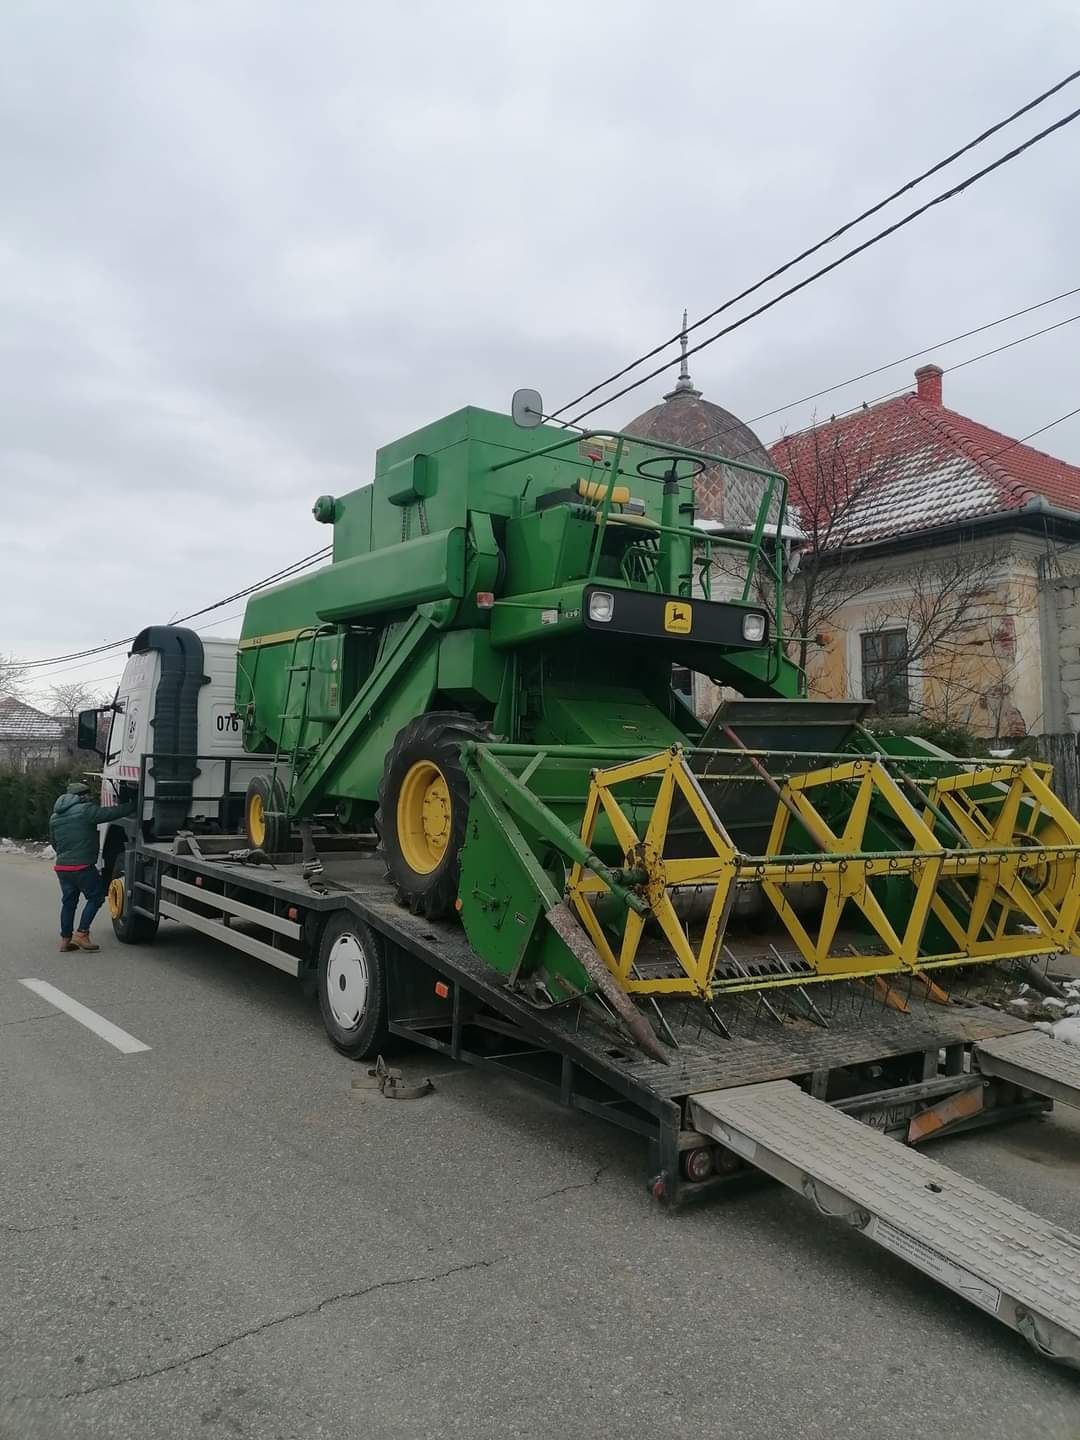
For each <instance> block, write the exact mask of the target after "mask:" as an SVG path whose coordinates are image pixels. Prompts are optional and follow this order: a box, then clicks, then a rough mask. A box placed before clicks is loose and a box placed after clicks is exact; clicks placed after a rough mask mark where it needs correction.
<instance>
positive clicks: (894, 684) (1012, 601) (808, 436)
mask: <svg viewBox="0 0 1080 1440" xmlns="http://www.w3.org/2000/svg"><path fill="white" fill-rule="evenodd" d="M942 373H943V372H942V371H941V369H940V368H939V367H938V366H937V365H924V366H922V367H921V368H920V369H919V370H917V371H916V372H915V380H916V388H915V391H914V392H913V393H907V394H903V395H899V396H896V397H894V398H892V399H889V400H886V401H884V402H883V403H881V404H878V405H873V406H868V407H864V408H863V409H861V410H859V411H856V412H855V413H854V414H850V415H845V416H840V417H834V418H832V419H830V420H829V421H827V422H824V423H821V424H818V425H815V426H813V427H811V428H810V429H807V430H803V431H800V432H799V433H797V434H793V435H788V436H785V437H783V438H782V439H781V440H779V441H778V442H776V443H775V444H774V445H772V446H771V447H770V455H771V458H772V461H773V463H774V465H775V466H776V468H777V469H778V470H780V471H782V472H783V473H784V474H785V475H787V476H788V479H789V486H790V492H789V498H790V503H791V505H792V506H793V507H794V509H795V510H796V511H797V513H798V516H799V520H800V524H801V526H802V528H803V529H804V531H806V533H807V536H808V540H807V543H806V545H805V546H804V552H803V556H802V568H801V572H800V576H799V578H798V579H797V581H796V583H795V584H794V585H793V586H792V593H791V595H790V596H789V600H790V602H791V604H792V607H793V617H794V626H795V628H796V629H798V628H799V626H800V623H801V625H802V627H803V628H802V631H801V633H802V634H803V635H804V636H805V640H804V643H803V645H802V650H803V654H804V656H805V660H806V667H807V672H808V675H809V676H810V679H811V686H812V693H817V694H819V695H825V696H840V695H846V694H852V695H859V694H861V695H865V696H866V697H867V698H874V699H876V700H877V702H878V708H879V710H883V711H885V712H887V713H890V714H892V715H905V714H907V715H915V716H919V717H926V718H931V719H936V720H941V721H948V722H952V723H956V724H960V725H963V726H965V727H966V728H968V729H970V730H972V731H973V732H974V733H976V734H982V735H986V736H993V735H1009V736H1015V735H1019V734H1027V733H1041V732H1060V731H1066V730H1070V729H1071V730H1080V467H1078V466H1076V465H1071V464H1069V463H1068V462H1067V461H1064V460H1060V459H1058V458H1057V457H1055V456H1053V455H1049V454H1047V453H1046V452H1044V451H1042V450H1039V449H1036V448H1035V447H1034V446H1032V445H1029V444H1027V443H1025V442H1024V441H1021V440H1017V439H1015V438H1013V437H1011V436H1008V435H1005V434H1003V433H1002V432H1001V431H998V430H995V429H994V428H993V427H991V426H989V425H984V424H982V423H981V422H979V421H977V420H973V419H971V418H970V417H968V416H966V415H961V414H960V413H959V412H958V411H955V410H951V409H949V408H948V407H947V406H946V405H945V404H944V402H943V395H942ZM815 592H816V595H815ZM807 632H811V633H807Z"/></svg>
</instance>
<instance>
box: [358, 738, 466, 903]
mask: <svg viewBox="0 0 1080 1440" xmlns="http://www.w3.org/2000/svg"><path fill="white" fill-rule="evenodd" d="M486 733H487V732H486V730H485V729H484V727H483V726H482V725H481V724H480V722H479V721H477V720H474V719H473V717H472V716H471V715H462V714H458V713H456V712H454V711H432V712H431V713H430V714H427V715H418V716H417V718H416V719H415V720H412V721H410V723H409V724H408V725H406V726H405V727H404V729H402V730H400V731H399V732H398V736H397V739H396V740H395V741H394V744H393V746H392V747H391V750H390V753H389V754H388V755H387V757H386V764H385V766H384V768H383V777H382V780H381V782H380V784H379V809H378V813H377V814H376V816H375V825H376V828H377V829H378V831H379V835H380V838H381V840H382V847H383V854H384V858H385V860H386V873H387V875H388V877H389V879H390V881H391V882H392V884H393V885H394V886H395V887H396V888H397V892H398V898H399V900H400V901H401V902H402V904H404V905H407V906H408V907H409V909H410V910H411V911H412V912H413V914H414V915H425V916H427V918H428V919H430V920H439V919H441V918H442V917H443V916H445V915H449V914H451V913H452V911H453V909H454V901H455V900H456V899H457V893H458V879H459V874H460V870H461V847H462V846H463V845H464V843H465V821H466V818H467V817H468V813H469V782H468V780H467V779H466V778H465V771H464V769H463V768H462V764H461V746H462V744H463V743H464V742H465V741H467V740H482V739H484V738H485V737H486Z"/></svg>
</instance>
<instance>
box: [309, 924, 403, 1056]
mask: <svg viewBox="0 0 1080 1440" xmlns="http://www.w3.org/2000/svg"><path fill="white" fill-rule="evenodd" d="M318 988H319V1009H320V1010H321V1011H322V1018H323V1024H324V1025H325V1026H326V1033H327V1035H329V1037H330V1039H331V1040H332V1041H333V1043H334V1044H335V1045H336V1046H337V1048H338V1049H339V1050H340V1051H341V1052H342V1054H344V1055H349V1056H351V1057H352V1059H354V1060H362V1059H363V1058H364V1057H365V1056H367V1055H374V1054H377V1053H378V1051H379V1050H380V1049H381V1048H382V1047H383V1045H385V1043H386V1039H387V1034H388V1032H387V1028H386V970H385V966H384V963H383V956H382V949H381V947H380V945H379V942H378V940H377V939H376V938H375V936H374V935H373V934H372V932H371V931H370V930H369V929H368V927H367V926H366V925H365V924H364V923H363V921H362V920H356V919H354V918H353V916H351V915H339V916H337V917H335V918H334V919H332V920H331V921H330V922H329V923H328V924H327V926H326V929H325V930H324V931H323V937H322V942H321V944H320V945H319V978H318Z"/></svg>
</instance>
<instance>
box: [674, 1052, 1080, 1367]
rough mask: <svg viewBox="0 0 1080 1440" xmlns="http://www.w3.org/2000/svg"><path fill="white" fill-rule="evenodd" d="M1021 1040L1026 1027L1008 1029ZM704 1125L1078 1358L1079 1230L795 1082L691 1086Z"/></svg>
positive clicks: (1042, 1345)
mask: <svg viewBox="0 0 1080 1440" xmlns="http://www.w3.org/2000/svg"><path fill="white" fill-rule="evenodd" d="M1010 1038H1022V1037H1010ZM690 1110H691V1114H692V1116H693V1120H694V1123H695V1125H696V1126H697V1128H698V1129H699V1130H700V1131H702V1132H703V1133H705V1134H707V1135H709V1136H711V1137H712V1138H713V1139H714V1140H716V1141H717V1142H719V1143H720V1144H722V1145H725V1146H727V1147H728V1148H729V1149H730V1150H732V1151H733V1152H734V1153H735V1154H736V1155H739V1156H741V1157H742V1158H743V1159H744V1160H746V1161H748V1162H749V1163H750V1164H752V1165H753V1166H754V1167H755V1168H756V1169H759V1170H762V1171H764V1172H765V1173H766V1174H769V1175H771V1176H773V1177H774V1179H777V1180H779V1181H781V1182H782V1183H783V1184H784V1185H787V1186H788V1187H789V1188H790V1189H792V1190H794V1191H796V1192H797V1193H798V1194H800V1195H802V1196H803V1197H804V1198H805V1199H808V1200H809V1201H810V1202H811V1204H813V1205H814V1206H815V1208H816V1209H817V1210H818V1211H819V1212H820V1213H821V1214H823V1215H826V1216H834V1217H837V1218H839V1219H843V1220H846V1221H847V1222H848V1224H849V1225H851V1226H852V1227H853V1229H855V1230H856V1231H859V1232H861V1233H862V1234H863V1235H865V1236H867V1237H868V1238H869V1239H871V1240H873V1241H875V1242H876V1243H877V1244H878V1245H881V1246H882V1247H883V1248H884V1249H886V1250H889V1251H890V1252H891V1253H892V1254H894V1255H897V1256H899V1257H900V1259H902V1260H906V1261H907V1262H908V1264H910V1265H913V1266H915V1268H916V1269H918V1270H921V1271H923V1273H924V1274H927V1275H930V1276H932V1277H933V1279H935V1280H937V1281H939V1283H941V1284H942V1285H945V1286H947V1287H948V1288H949V1289H950V1290H952V1291H954V1292H955V1293H956V1294H957V1295H961V1296H963V1298H964V1299H965V1300H969V1301H971V1303H972V1304H973V1305H978V1306H979V1308H980V1309H982V1310H985V1311H986V1312H987V1313H988V1314H990V1315H993V1316H995V1318H996V1319H998V1320H1000V1321H1001V1322H1002V1323H1003V1324H1005V1325H1008V1326H1010V1327H1011V1328H1012V1329H1014V1330H1017V1331H1019V1332H1020V1334H1021V1335H1023V1336H1024V1338H1025V1339H1026V1340H1027V1341H1028V1342H1029V1343H1030V1344H1031V1345H1032V1346H1034V1348H1035V1349H1036V1350H1038V1351H1039V1353H1040V1354H1042V1355H1045V1356H1047V1357H1048V1358H1051V1359H1054V1360H1058V1361H1063V1362H1065V1363H1067V1364H1070V1365H1073V1366H1077V1367H1080V1237H1078V1236H1076V1235H1071V1234H1070V1233H1069V1232H1068V1231H1066V1230H1063V1229H1061V1228H1060V1227H1059V1226H1057V1225H1053V1224H1051V1223H1050V1222H1049V1221H1047V1220H1044V1219H1042V1218H1041V1217H1040V1216H1038V1215H1035V1214H1033V1213H1032V1212H1031V1211H1030V1210H1025V1209H1024V1208H1023V1207H1022V1206H1020V1205H1014V1204H1013V1203H1012V1202H1011V1201H1010V1200H1006V1199H1005V1198H1004V1197H1003V1196H1001V1195H996V1194H995V1193H994V1192H993V1191H992V1190H987V1189H986V1188H985V1187H984V1186H982V1185H977V1184H975V1183H974V1181H971V1180H968V1179H966V1178H965V1177H964V1176H963V1175H960V1174H958V1173H957V1172H956V1171H955V1170H950V1169H949V1168H948V1167H947V1166H945V1165H941V1164H939V1162H938V1161H936V1160H932V1159H931V1158H930V1157H929V1156H928V1155H926V1154H924V1153H922V1152H920V1151H915V1150H911V1149H909V1148H907V1147H905V1146H902V1145H898V1144H897V1143H896V1142H895V1141H893V1140H890V1139H888V1138H887V1137H886V1136H884V1135H883V1134H881V1133H880V1131H878V1130H875V1129H872V1128H871V1127H870V1126H867V1125H864V1124H862V1123H861V1122H860V1121H858V1120H854V1119H852V1118H851V1117H850V1116H848V1115H845V1114H843V1113H842V1112H841V1111H839V1110H837V1109H836V1108H835V1107H833V1106H831V1105H827V1104H825V1103H823V1102H822V1101H820V1100H815V1099H814V1098H813V1097H812V1096H810V1095H807V1094H806V1093H805V1091H803V1090H800V1089H799V1087H798V1086H797V1085H795V1084H792V1082H791V1081H789V1080H774V1081H768V1082H766V1083H765V1084H761V1085H744V1086H740V1087H736V1088H732V1089H727V1090H715V1091H713V1092H711V1093H709V1094H704V1095H695V1096H693V1097H692V1098H691V1100H690Z"/></svg>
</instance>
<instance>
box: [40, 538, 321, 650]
mask: <svg viewBox="0 0 1080 1440" xmlns="http://www.w3.org/2000/svg"><path fill="white" fill-rule="evenodd" d="M332 550H333V546H332V545H326V546H324V547H323V548H322V549H321V550H316V551H313V552H312V554H310V555H305V556H304V557H303V559H301V560H294V561H293V563H292V564H291V565H286V566H284V567H283V568H282V569H281V570H276V571H275V572H274V573H273V574H272V575H266V576H264V577H263V578H262V579H261V580H257V581H256V582H255V584H254V585H248V586H246V587H245V588H244V589H243V590H236V591H234V592H233V594H231V595H226V596H224V598H223V599H221V600H215V601H214V602H213V604H212V605H204V606H203V607H202V609H201V610H193V611H192V612H191V613H190V614H189V615H181V616H180V617H179V618H178V619H176V620H172V621H170V624H172V625H183V624H185V623H186V622H187V621H188V620H196V619H198V617H199V616H200V615H208V614H209V613H210V612H211V611H212V610H220V609H221V607H222V606H223V605H230V604H231V603H232V602H233V601H234V600H243V599H244V598H245V597H246V596H248V595H253V594H254V593H255V591H256V590H263V589H265V587H266V586H267V585H272V584H274V583H275V582H276V581H278V580H287V579H290V578H291V577H292V576H293V575H296V574H298V573H299V572H300V571H302V570H306V569H307V568H308V567H309V566H311V565H316V564H318V562H319V561H320V560H325V559H326V558H327V556H328V555H329V554H330V553H331V551H332ZM204 628H208V627H204ZM134 638H135V637H134V635H127V636H125V637H124V638H123V639H121V640H109V641H107V642H105V643H104V644H102V645H94V646H92V647H90V648H89V649H86V650H75V651H73V652H72V653H71V654H70V655H52V656H49V657H47V658H44V659H40V660H20V661H18V662H17V663H18V666H19V668H20V669H24V670H37V669H47V668H49V667H52V666H60V665H64V666H67V665H68V664H69V662H70V661H72V660H83V659H85V658H86V657H87V656H91V655H104V654H106V653H107V652H108V651H110V650H118V649H119V648H120V647H121V646H122V645H130V644H131V642H132V640H134Z"/></svg>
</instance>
